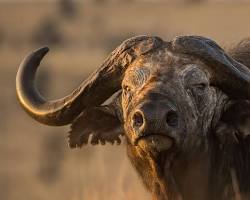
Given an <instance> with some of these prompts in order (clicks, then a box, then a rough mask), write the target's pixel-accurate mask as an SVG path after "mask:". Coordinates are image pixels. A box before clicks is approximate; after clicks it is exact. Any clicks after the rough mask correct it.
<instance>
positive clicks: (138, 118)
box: [122, 49, 226, 153]
mask: <svg viewBox="0 0 250 200" xmlns="http://www.w3.org/2000/svg"><path fill="white" fill-rule="evenodd" d="M211 76H212V75H211V74H210V73H209V71H208V70H207V67H206V64H204V63H202V62H199V61H198V60H197V59H196V60H195V59H192V58H190V57H188V56H186V57H184V56H182V57H176V56H173V55H172V54H169V52H168V51H167V50H166V49H159V50H157V51H156V52H154V53H151V54H149V55H145V56H143V57H141V58H139V59H138V60H136V61H135V62H133V63H132V64H131V66H130V67H129V68H128V69H127V71H126V73H125V76H124V79H123V81H122V111H123V117H124V128H125V133H126V136H127V138H128V140H129V142H130V143H131V144H132V145H134V146H138V148H142V149H143V150H144V151H146V152H148V151H151V152H152V153H157V152H162V151H166V150H169V149H171V148H173V149H176V148H178V149H179V150H181V149H182V150H183V151H186V150H188V149H194V147H195V146H197V147H201V146H202V145H203V146H202V147H203V148H206V146H207V144H206V143H207V139H208V138H207V137H208V135H207V134H208V132H209V130H210V129H211V128H212V125H213V124H215V123H216V122H215V121H213V120H216V118H218V115H220V112H221V109H222V108H223V107H222V104H221V103H222V101H224V100H225V99H226V96H225V95H224V94H223V93H222V92H221V90H218V89H217V88H216V87H214V86H212V85H211V81H210V80H211ZM185 149H186V150H185Z"/></svg>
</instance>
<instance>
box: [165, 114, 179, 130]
mask: <svg viewBox="0 0 250 200" xmlns="http://www.w3.org/2000/svg"><path fill="white" fill-rule="evenodd" d="M166 123H167V124H168V125H169V126H172V127H175V126H177V125H178V115H177V113H176V112H175V111H170V112H168V113H167V115H166Z"/></svg>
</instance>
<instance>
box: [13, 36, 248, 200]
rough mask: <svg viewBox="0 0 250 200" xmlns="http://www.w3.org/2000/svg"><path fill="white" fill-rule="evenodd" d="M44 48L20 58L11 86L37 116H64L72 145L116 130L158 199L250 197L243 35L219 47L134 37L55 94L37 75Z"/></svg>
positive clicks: (101, 139) (110, 138) (56, 122)
mask: <svg viewBox="0 0 250 200" xmlns="http://www.w3.org/2000/svg"><path fill="white" fill-rule="evenodd" d="M47 52H48V48H41V49H39V50H37V51H35V52H33V53H31V54H30V55H29V56H27V57H26V58H25V59H24V60H23V62H22V63H21V65H20V67H19V70H18V73H17V78H16V89H17V96H18V99H19V102H20V103H21V105H22V107H23V108H24V110H25V111H26V112H27V113H28V114H29V115H30V116H31V117H32V118H34V119H35V120H37V121H39V122H41V123H43V124H47V125H52V126H62V125H67V124H71V130H70V132H69V136H68V137H69V145H70V147H72V148H75V147H81V146H82V145H86V144H88V143H91V144H98V143H101V144H105V143H106V142H109V143H112V144H113V143H115V142H116V143H120V142H121V137H123V138H124V141H125V143H126V145H127V150H128V156H129V158H130V160H131V163H132V164H133V165H134V167H135V168H136V170H137V171H138V174H139V176H140V177H141V178H142V180H143V183H144V185H145V186H146V188H147V189H148V190H149V191H150V192H151V193H152V195H153V197H154V199H157V200H164V199H171V200H175V199H176V200H177V199H178V200H179V199H185V200H186V199H188V200H189V199H190V200H191V199H192V200H196V199H197V200H203V199H204V200H205V199H220V200H222V199H236V197H237V195H240V196H241V198H242V199H248V198H250V194H249V192H250V187H249V184H248V183H247V182H248V181H247V180H250V168H249V167H247V166H249V165H250V157H249V156H250V150H249V148H248V145H250V144H248V143H250V138H249V136H248V135H249V131H250V127H249V125H248V124H249V123H250V104H249V99H250V69H249V66H250V59H249V57H250V42H249V41H248V40H245V41H244V42H242V43H240V44H239V45H238V46H236V47H235V48H233V49H232V50H230V51H228V52H226V51H225V50H223V49H222V48H221V47H220V46H219V45H218V44H216V43H215V42H214V41H212V40H210V39H208V38H204V37H201V36H180V37H176V38H174V39H173V40H172V41H163V40H162V39H160V38H159V37H151V36H138V37H133V38H130V39H128V40H126V41H124V42H123V43H122V44H121V45H120V46H119V47H118V48H117V49H115V50H114V51H113V52H112V53H111V54H110V55H109V56H108V58H107V59H106V60H105V61H104V63H103V64H102V65H101V67H100V68H99V69H97V70H96V71H95V72H94V73H93V74H92V75H91V76H89V77H88V78H87V79H86V80H84V81H83V82H82V84H81V85H80V86H79V87H78V88H76V89H75V90H74V91H73V92H72V93H71V94H69V95H68V96H66V97H64V98H62V99H59V100H54V101H48V100H46V99H45V98H44V97H42V95H41V94H40V93H39V91H38V90H37V88H36V86H35V83H34V81H35V80H34V79H35V78H34V77H35V73H36V70H37V67H38V65H39V63H40V61H41V60H42V58H43V57H44V55H45V54H46V53H47ZM114 94H115V95H114ZM111 96H112V98H110V97H111ZM108 99H109V100H108ZM107 100H108V101H107ZM104 102H106V103H105V104H104ZM107 102H108V103H107ZM90 136H91V137H90ZM239 163H240V164H239ZM197 185H199V188H200V189H199V190H198V189H197V187H196V186H197ZM236 186H237V187H236Z"/></svg>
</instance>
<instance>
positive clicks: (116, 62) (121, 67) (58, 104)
mask: <svg viewBox="0 0 250 200" xmlns="http://www.w3.org/2000/svg"><path fill="white" fill-rule="evenodd" d="M161 44H162V40H161V39H160V38H157V37H149V36H138V37H133V38H130V39H128V40H126V41H125V42H123V43H122V44H121V45H120V46H119V47H118V48H117V49H116V50H114V51H113V52H112V54H111V55H110V56H109V57H108V58H107V59H106V60H105V61H104V63H103V64H102V65H101V67H100V68H99V69H97V71H95V72H94V73H93V74H92V75H91V76H89V77H88V78H87V79H86V80H84V81H83V82H82V83H81V84H80V86H79V87H78V88H77V89H75V90H74V91H73V92H72V93H71V94H69V95H68V96H66V97H64V98H62V99H58V100H55V101H47V100H46V99H45V98H44V97H42V95H41V94H40V93H39V92H38V90H37V88H36V87H35V84H34V81H35V74H36V70H37V68H38V66H39V64H40V62H41V60H42V58H43V57H44V56H45V54H46V53H47V52H48V51H49V49H48V48H47V47H45V48H41V49H39V50H37V51H34V52H33V53H31V54H30V55H28V56H27V57H26V58H25V59H24V60H23V62H22V63H21V64H20V67H19V70H18V72H17V76H16V91H17V96H18V99H19V102H20V103H21V105H22V107H23V108H24V109H25V111H26V112H27V113H28V114H29V115H30V116H31V117H33V118H34V119H36V120H37V121H39V122H41V123H43V124H47V125H52V126H62V125H66V124H69V123H71V122H72V120H73V119H75V118H76V117H77V116H78V115H79V114H80V113H81V112H82V111H83V110H84V109H85V108H86V107H91V106H97V105H100V104H101V103H103V102H104V101H105V100H106V99H108V98H109V97H110V96H111V95H112V94H113V93H115V92H116V91H117V90H119V89H120V87H121V80H122V77H123V73H124V71H125V70H126V68H127V66H128V65H129V64H130V63H131V62H132V61H133V60H134V59H135V58H136V57H138V56H140V55H142V54H145V53H147V52H148V51H150V50H152V49H154V48H157V47H158V46H160V45H161Z"/></svg>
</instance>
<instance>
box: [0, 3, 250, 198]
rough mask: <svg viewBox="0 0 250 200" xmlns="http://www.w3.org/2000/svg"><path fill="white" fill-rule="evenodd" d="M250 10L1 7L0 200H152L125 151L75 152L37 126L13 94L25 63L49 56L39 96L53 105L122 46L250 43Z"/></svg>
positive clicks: (220, 6)
mask: <svg viewBox="0 0 250 200" xmlns="http://www.w3.org/2000/svg"><path fill="white" fill-rule="evenodd" d="M249 19H250V2H249V1H241V0H224V1H223V0H220V1H219V0H172V1H171V0H155V1H153V0H151V1H150V0H144V1H143V0H88V1H87V0H86V1H84V0H82V1H72V0H47V1H41V0H29V1H22V0H0V90H1V98H0V105H1V109H0V199H1V200H14V199H18V200H31V199H32V200H33V199H36V200H50V199H55V200H57V199H60V200H101V199H102V200H113V199H114V200H123V199H124V200H135V199H150V195H149V194H148V193H147V192H146V190H145V189H144V188H143V186H142V184H141V182H140V180H139V178H138V177H137V175H136V173H135V171H134V169H132V167H131V165H130V163H129V161H128V159H127V156H126V149H125V144H124V142H123V144H122V145H120V146H117V145H114V146H112V145H106V146H87V147H83V148H82V149H80V150H70V149H69V147H68V146H67V139H66V136H67V132H68V130H69V127H55V128H54V127H46V126H44V125H40V124H38V123H37V122H35V121H34V120H32V119H31V118H29V117H28V116H27V115H26V114H25V113H24V112H23V110H22V109H21V108H20V106H19V104H18V102H17V100H16V94H15V75H16V72H17V69H18V65H19V63H20V62H21V60H22V59H23V58H24V56H25V55H27V53H29V52H30V51H32V50H34V49H36V48H38V47H40V46H44V45H48V46H49V47H50V48H51V52H50V53H49V54H48V56H46V58H45V59H44V61H43V63H42V67H41V68H40V69H39V74H38V87H39V88H40V90H41V93H42V94H43V95H45V96H46V97H48V98H49V99H54V98H59V97H62V96H64V95H66V94H68V93H69V92H70V91H71V90H72V89H74V88H75V87H76V86H77V85H78V84H80V82H81V81H82V80H83V79H84V78H85V77H86V76H88V74H89V73H91V72H92V71H93V70H94V69H95V68H97V67H99V66H100V65H101V63H102V62H103V60H104V59H105V58H106V57H107V55H108V54H109V53H110V52H111V51H112V50H113V49H114V48H115V47H116V46H118V45H119V44H120V43H121V42H122V41H123V40H124V39H126V38H129V37H131V36H134V35H140V34H150V35H157V36H160V37H161V38H163V39H164V40H171V39H172V38H173V37H174V36H176V35H184V34H195V35H203V36H207V37H210V38H213V39H214V40H215V41H217V42H218V43H219V44H221V45H222V46H230V45H232V44H234V43H236V42H238V41H240V40H241V39H243V38H245V37H249V36H250V25H249Z"/></svg>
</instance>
